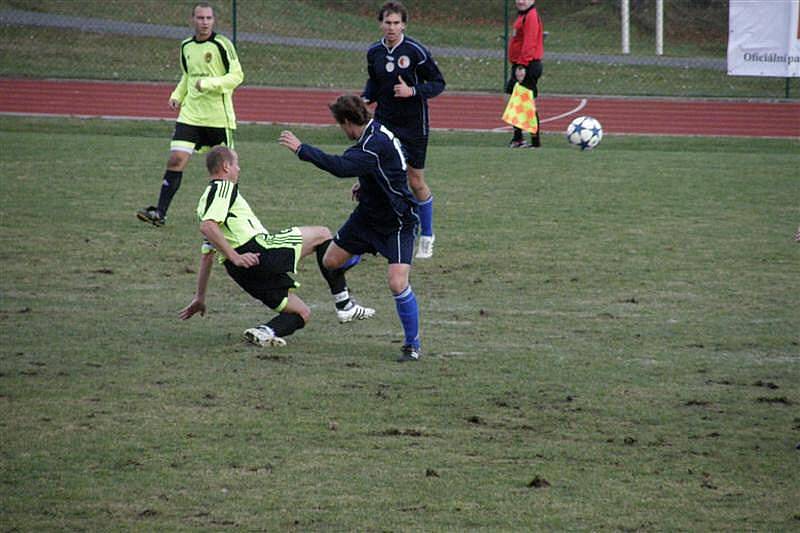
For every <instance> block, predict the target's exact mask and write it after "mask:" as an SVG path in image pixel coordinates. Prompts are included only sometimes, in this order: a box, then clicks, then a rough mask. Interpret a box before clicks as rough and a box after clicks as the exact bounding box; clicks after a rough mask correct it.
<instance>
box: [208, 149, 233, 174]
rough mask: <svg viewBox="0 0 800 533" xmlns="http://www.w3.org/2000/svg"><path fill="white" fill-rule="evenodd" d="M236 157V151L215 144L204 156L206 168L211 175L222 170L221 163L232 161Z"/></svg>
mask: <svg viewBox="0 0 800 533" xmlns="http://www.w3.org/2000/svg"><path fill="white" fill-rule="evenodd" d="M235 159H236V152H234V151H233V150H231V149H230V148H228V147H227V146H222V145H220V146H215V147H214V148H212V149H211V151H210V152H208V155H207V156H206V168H207V169H208V173H209V174H211V175H214V174H216V173H217V172H219V171H220V170H222V164H223V163H233V161H234V160H235Z"/></svg>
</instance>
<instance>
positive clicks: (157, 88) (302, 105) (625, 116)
mask: <svg viewBox="0 0 800 533" xmlns="http://www.w3.org/2000/svg"><path fill="white" fill-rule="evenodd" d="M173 87H174V86H173V85H171V84H163V83H125V82H102V81H71V80H28V79H10V78H2V79H0V113H5V114H21V115H51V116H77V117H109V118H112V117H114V118H140V119H141V118H147V119H168V120H174V119H175V118H176V114H175V112H173V111H171V110H170V109H169V107H168V106H167V100H168V98H169V95H170V92H171V91H172V89H173ZM341 93H342V91H334V90H317V89H287V88H273V87H240V88H239V89H237V90H236V93H235V96H234V100H235V106H236V114H237V117H238V119H239V121H240V122H263V123H279V124H283V123H285V124H314V125H328V124H331V123H332V119H331V116H330V113H329V112H328V107H327V104H329V103H330V102H332V101H333V100H334V99H335V98H336V97H337V96H338V95H339V94H341ZM537 105H538V107H539V115H540V117H541V119H542V130H543V131H544V132H562V131H564V130H565V129H566V127H567V124H569V122H570V120H572V118H574V117H576V116H579V115H591V116H593V117H595V118H597V119H598V120H600V122H601V123H602V124H603V128H604V130H605V132H606V133H607V134H609V133H610V134H656V135H704V136H748V137H789V138H795V139H800V102H793V101H777V102H764V101H758V102H751V101H741V100H697V99H683V100H682V99H674V98H673V99H666V98H640V97H625V98H622V97H616V98H614V97H611V98H609V97H588V98H586V99H585V100H584V99H582V98H579V97H567V96H548V95H543V96H541V97H539V98H538V99H537ZM503 107H504V99H503V96H502V95H500V94H485V93H456V92H445V93H444V94H442V95H441V96H439V97H437V98H434V99H432V100H431V101H430V116H431V127H433V128H441V129H464V130H484V131H485V130H495V129H506V128H507V126H506V124H505V123H503V122H502V121H501V120H500V116H501V115H502V112H503Z"/></svg>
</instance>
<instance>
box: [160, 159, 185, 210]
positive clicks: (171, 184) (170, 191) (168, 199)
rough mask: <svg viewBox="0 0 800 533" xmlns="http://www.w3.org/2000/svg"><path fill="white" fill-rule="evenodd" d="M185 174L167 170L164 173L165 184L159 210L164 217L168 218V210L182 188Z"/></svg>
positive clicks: (162, 186) (162, 185) (162, 187)
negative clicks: (173, 198) (182, 179)
mask: <svg viewBox="0 0 800 533" xmlns="http://www.w3.org/2000/svg"><path fill="white" fill-rule="evenodd" d="M182 177H183V172H181V171H178V170H167V171H166V172H164V182H163V183H162V184H161V194H160V195H159V196H158V210H159V212H160V213H161V216H162V217H165V216H167V209H169V204H171V203H172V197H173V196H175V193H176V192H178V189H179V188H180V186H181V178H182Z"/></svg>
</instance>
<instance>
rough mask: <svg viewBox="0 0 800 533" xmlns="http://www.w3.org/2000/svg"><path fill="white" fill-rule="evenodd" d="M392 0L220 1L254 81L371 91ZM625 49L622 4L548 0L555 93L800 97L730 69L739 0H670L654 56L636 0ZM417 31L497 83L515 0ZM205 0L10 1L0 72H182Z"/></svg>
mask: <svg viewBox="0 0 800 533" xmlns="http://www.w3.org/2000/svg"><path fill="white" fill-rule="evenodd" d="M380 3H381V1H380V0H378V1H371V0H370V1H366V0H338V1H337V0H268V1H262V0H218V1H212V2H211V4H212V5H213V6H214V7H215V10H216V15H217V20H218V23H217V24H218V25H217V29H218V31H220V32H221V33H224V34H227V35H228V36H230V37H234V38H235V40H236V43H237V48H238V50H239V55H240V57H241V61H242V64H243V67H244V70H245V75H246V83H247V84H250V85H271V86H296V87H324V88H341V89H351V90H355V89H359V88H360V87H361V86H362V84H363V82H364V79H365V77H366V72H365V61H364V54H365V50H366V48H367V46H368V45H369V44H370V43H371V42H373V41H375V40H377V39H378V38H379V37H380V29H379V27H378V22H377V20H376V12H377V9H378V7H379V5H380ZM630 3H631V19H632V27H631V33H630V35H631V50H630V54H622V53H621V43H620V33H621V25H620V13H619V1H618V0H560V1H559V0H547V1H546V2H545V1H540V2H539V4H540V7H539V11H540V13H541V16H542V19H543V21H544V25H545V30H546V31H547V32H548V36H547V38H546V40H545V51H546V52H545V60H544V76H543V77H542V79H541V81H540V89H541V91H542V93H543V94H548V93H549V94H615V95H662V96H663V95H670V96H712V97H714V96H719V97H762V98H784V97H786V96H787V93H788V96H789V97H791V98H797V97H798V93H800V80H797V79H794V80H791V81H789V80H786V79H777V78H755V77H731V76H728V75H727V73H726V66H725V56H726V46H727V10H728V2H727V1H722V0H670V1H669V2H666V3H665V4H666V9H665V13H664V14H665V40H664V54H663V55H661V56H657V55H656V54H655V31H654V21H655V12H654V4H655V1H654V0H630ZM405 4H406V6H407V7H408V9H409V12H410V21H409V23H408V28H407V33H408V34H409V35H412V36H414V37H416V38H417V39H419V40H421V41H422V42H423V43H424V44H426V45H427V46H428V47H429V48H430V49H431V50H432V52H433V55H434V57H435V58H436V60H437V62H438V63H439V65H440V67H441V69H442V71H443V72H444V74H445V77H446V79H447V82H448V88H449V90H461V91H499V90H500V89H501V87H502V86H503V80H504V76H505V75H506V73H507V66H506V64H505V60H504V56H505V53H504V51H505V43H506V38H507V35H508V25H509V24H510V22H511V21H513V18H514V16H515V11H514V6H513V1H512V0H460V1H453V0H406V1H405ZM193 5H194V2H193V1H183V0H180V1H173V2H164V1H162V0H158V1H156V0H139V1H137V2H132V1H129V0H0V37H2V39H0V53H1V54H2V58H3V59H2V61H1V62H0V75H2V76H23V77H50V78H52V77H66V78H93V79H118V80H149V81H169V82H172V81H175V80H177V79H178V77H179V75H180V72H179V64H178V42H179V40H180V39H182V38H184V37H186V36H188V35H190V34H191V28H190V26H189V19H190V14H191V9H192V7H193Z"/></svg>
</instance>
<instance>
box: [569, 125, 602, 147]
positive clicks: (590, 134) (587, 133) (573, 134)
mask: <svg viewBox="0 0 800 533" xmlns="http://www.w3.org/2000/svg"><path fill="white" fill-rule="evenodd" d="M602 139H603V126H601V125H600V121H598V120H597V119H596V118H594V117H578V118H576V119H575V120H573V121H572V122H570V123H569V126H568V127H567V141H569V143H570V144H571V145H572V146H577V147H578V148H580V149H581V150H591V149H592V148H594V147H595V146H597V145H598V144H600V141H601V140H602Z"/></svg>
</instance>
